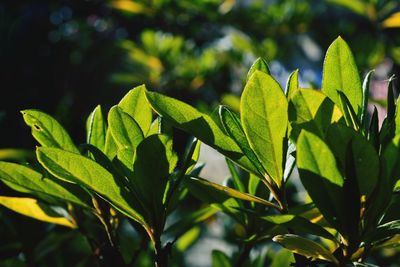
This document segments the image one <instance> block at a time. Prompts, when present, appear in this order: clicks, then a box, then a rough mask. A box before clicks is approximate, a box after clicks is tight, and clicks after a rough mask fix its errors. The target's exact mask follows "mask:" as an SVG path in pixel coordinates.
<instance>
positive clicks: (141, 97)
mask: <svg viewBox="0 0 400 267" xmlns="http://www.w3.org/2000/svg"><path fill="white" fill-rule="evenodd" d="M118 106H119V107H120V108H121V109H122V110H123V111H124V112H126V113H127V114H129V116H131V117H132V118H133V119H134V120H135V121H136V122H137V123H138V124H139V126H140V128H141V129H142V132H143V134H144V135H146V134H147V132H148V131H149V129H150V125H151V121H152V112H151V107H150V105H149V103H148V102H147V100H146V86H145V85H141V86H138V87H135V88H133V89H132V90H130V91H129V92H128V93H127V94H126V95H125V96H124V98H122V100H121V101H120V102H119V104H118Z"/></svg>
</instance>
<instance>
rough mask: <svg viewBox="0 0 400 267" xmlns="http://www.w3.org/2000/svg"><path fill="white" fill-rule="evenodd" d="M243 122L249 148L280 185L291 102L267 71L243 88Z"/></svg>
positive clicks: (241, 107) (255, 74) (259, 74)
mask: <svg viewBox="0 0 400 267" xmlns="http://www.w3.org/2000/svg"><path fill="white" fill-rule="evenodd" d="M240 109H241V121H242V125H243V129H244V132H245V133H246V136H247V139H248V141H249V144H250V147H251V148H252V149H253V151H254V153H255V154H256V155H257V157H258V159H259V160H260V162H261V164H262V165H263V167H264V169H265V170H266V171H267V173H268V175H269V176H270V177H271V178H272V180H273V181H274V182H275V183H276V184H277V185H278V187H280V185H281V183H282V176H283V166H282V165H283V162H284V160H283V157H284V156H286V152H285V155H284V151H283V148H284V142H287V141H286V138H285V137H286V130H287V121H288V103H287V100H286V97H285V94H284V93H283V91H282V89H281V87H280V86H279V84H278V83H277V82H276V81H275V80H274V79H273V78H272V77H271V76H269V75H268V74H265V73H263V72H260V71H256V72H255V73H254V74H253V75H252V76H251V79H250V80H249V81H248V82H247V84H246V87H245V88H244V91H243V94H242V98H241V103H240Z"/></svg>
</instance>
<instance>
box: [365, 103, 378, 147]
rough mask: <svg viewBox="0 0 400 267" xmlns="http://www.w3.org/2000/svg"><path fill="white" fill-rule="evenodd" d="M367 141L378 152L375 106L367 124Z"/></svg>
mask: <svg viewBox="0 0 400 267" xmlns="http://www.w3.org/2000/svg"><path fill="white" fill-rule="evenodd" d="M368 140H369V141H370V143H371V144H372V145H373V146H374V147H375V150H376V151H379V146H380V143H379V119H378V110H377V109H376V106H374V112H373V113H372V116H371V122H370V124H369V129H368Z"/></svg>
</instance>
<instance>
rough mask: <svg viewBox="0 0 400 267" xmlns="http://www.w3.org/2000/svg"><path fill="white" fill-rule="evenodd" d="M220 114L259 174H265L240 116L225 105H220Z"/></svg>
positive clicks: (226, 129) (225, 125) (232, 136)
mask: <svg viewBox="0 0 400 267" xmlns="http://www.w3.org/2000/svg"><path fill="white" fill-rule="evenodd" d="M219 115H220V119H221V123H222V125H223V127H224V128H225V131H226V132H227V133H228V135H229V136H230V137H231V138H232V139H233V140H234V141H235V142H236V144H237V145H238V146H239V147H240V149H241V150H242V152H243V153H244V154H245V155H246V156H247V158H248V159H249V160H250V162H251V163H252V164H253V165H254V167H255V168H256V169H257V170H258V172H259V174H261V175H263V174H264V173H265V170H264V168H263V166H262V165H261V163H260V161H259V160H258V158H257V156H256V154H255V153H254V151H253V149H251V147H250V144H249V142H248V141H247V138H246V135H245V133H244V130H243V128H242V125H241V123H240V118H239V117H238V116H237V115H236V114H234V113H233V112H231V111H230V110H229V109H228V108H226V107H224V106H220V107H219Z"/></svg>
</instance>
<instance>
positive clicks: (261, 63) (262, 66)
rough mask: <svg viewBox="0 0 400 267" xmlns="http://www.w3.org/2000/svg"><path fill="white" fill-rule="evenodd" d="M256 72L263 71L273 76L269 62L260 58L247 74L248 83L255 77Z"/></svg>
mask: <svg viewBox="0 0 400 267" xmlns="http://www.w3.org/2000/svg"><path fill="white" fill-rule="evenodd" d="M256 71H261V72H264V73H266V74H271V72H270V70H269V67H268V63H267V61H265V59H263V58H260V57H259V58H257V59H256V61H254V63H253V65H252V66H251V67H250V69H249V72H248V73H247V78H246V81H248V80H250V78H251V75H253V73H254V72H256Z"/></svg>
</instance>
